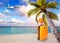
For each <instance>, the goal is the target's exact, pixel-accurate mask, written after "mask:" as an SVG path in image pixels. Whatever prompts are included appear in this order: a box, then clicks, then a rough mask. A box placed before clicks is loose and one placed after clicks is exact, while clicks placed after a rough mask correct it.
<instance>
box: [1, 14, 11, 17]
mask: <svg viewBox="0 0 60 43" xmlns="http://www.w3.org/2000/svg"><path fill="white" fill-rule="evenodd" d="M9 17H10V16H7V15H5V14H3V13H0V18H9Z"/></svg>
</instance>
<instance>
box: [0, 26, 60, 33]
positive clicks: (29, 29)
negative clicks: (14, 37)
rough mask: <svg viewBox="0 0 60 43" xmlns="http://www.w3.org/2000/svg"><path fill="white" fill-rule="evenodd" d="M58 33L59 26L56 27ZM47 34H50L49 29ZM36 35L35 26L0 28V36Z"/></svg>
mask: <svg viewBox="0 0 60 43" xmlns="http://www.w3.org/2000/svg"><path fill="white" fill-rule="evenodd" d="M56 28H57V30H58V31H59V32H60V26H56ZM48 32H49V33H51V32H52V31H51V29H50V27H49V28H48ZM35 33H37V27H36V26H0V34H35Z"/></svg>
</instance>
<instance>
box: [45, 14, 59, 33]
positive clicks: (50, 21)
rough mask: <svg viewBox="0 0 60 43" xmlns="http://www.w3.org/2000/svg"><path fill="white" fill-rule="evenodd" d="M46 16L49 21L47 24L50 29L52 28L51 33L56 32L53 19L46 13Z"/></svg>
mask: <svg viewBox="0 0 60 43" xmlns="http://www.w3.org/2000/svg"><path fill="white" fill-rule="evenodd" d="M46 17H47V20H48V23H49V25H50V28H51V30H52V33H53V32H55V33H57V32H58V31H57V29H56V27H55V25H54V23H53V21H52V20H51V19H50V18H49V15H48V14H47V13H46Z"/></svg>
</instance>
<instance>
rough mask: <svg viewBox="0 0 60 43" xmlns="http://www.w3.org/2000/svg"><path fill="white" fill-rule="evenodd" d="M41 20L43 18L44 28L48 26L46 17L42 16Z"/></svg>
mask: <svg viewBox="0 0 60 43" xmlns="http://www.w3.org/2000/svg"><path fill="white" fill-rule="evenodd" d="M42 18H43V21H44V24H45V25H46V26H48V22H47V18H46V16H45V15H43V16H42Z"/></svg>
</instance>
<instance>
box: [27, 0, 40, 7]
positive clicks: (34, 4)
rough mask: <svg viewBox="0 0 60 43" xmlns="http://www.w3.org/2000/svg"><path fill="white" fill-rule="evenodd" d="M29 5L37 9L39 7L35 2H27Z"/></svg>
mask: <svg viewBox="0 0 60 43" xmlns="http://www.w3.org/2000/svg"><path fill="white" fill-rule="evenodd" d="M28 3H29V4H31V5H33V6H35V7H37V8H39V7H40V5H38V4H37V3H36V2H30V1H29V2H28Z"/></svg>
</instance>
